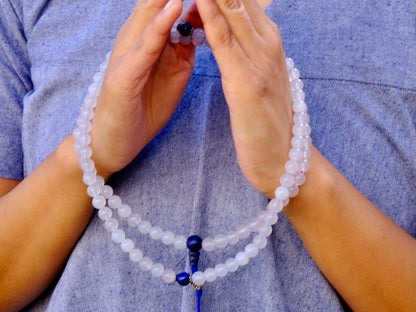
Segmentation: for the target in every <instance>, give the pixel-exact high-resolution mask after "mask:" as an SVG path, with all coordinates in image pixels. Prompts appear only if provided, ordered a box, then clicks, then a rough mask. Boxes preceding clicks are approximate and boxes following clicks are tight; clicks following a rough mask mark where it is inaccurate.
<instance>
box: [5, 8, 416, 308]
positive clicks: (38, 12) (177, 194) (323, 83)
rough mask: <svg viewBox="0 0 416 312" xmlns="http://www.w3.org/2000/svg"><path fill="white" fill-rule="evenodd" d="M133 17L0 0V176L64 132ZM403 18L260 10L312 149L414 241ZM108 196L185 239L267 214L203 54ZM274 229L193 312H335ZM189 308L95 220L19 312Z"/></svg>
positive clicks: (39, 156) (162, 257) (230, 250)
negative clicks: (304, 109)
mask: <svg viewBox="0 0 416 312" xmlns="http://www.w3.org/2000/svg"><path fill="white" fill-rule="evenodd" d="M134 4H135V1H133V0H131V1H124V2H123V3H122V4H121V3H120V1H116V0H109V1H108V0H106V1H98V0H91V1H83V0H72V1H46V0H33V1H17V0H16V1H7V0H2V1H0V119H1V120H0V176H2V177H6V178H14V179H22V178H24V177H25V176H26V175H27V174H29V173H30V172H31V171H32V170H33V169H34V168H36V166H38V165H39V163H40V162H41V161H42V160H43V159H45V158H46V157H47V156H48V155H49V154H50V153H51V152H52V151H53V150H54V149H55V148H56V147H57V145H58V144H59V142H60V141H61V140H62V139H63V138H64V137H65V136H66V135H68V134H69V133H70V132H71V131H72V130H73V129H74V128H75V120H76V118H77V116H78V114H79V108H80V106H81V104H82V101H83V98H84V96H85V94H86V92H87V87H88V85H89V84H90V83H91V80H92V77H93V75H94V73H95V72H97V71H98V66H99V64H100V63H101V61H102V60H103V59H104V56H105V54H106V53H107V52H108V51H109V50H110V49H111V46H112V43H113V41H114V38H115V36H116V34H117V32H118V30H119V28H120V27H121V25H122V24H123V22H124V21H125V20H126V18H127V17H128V15H129V13H130V11H131V10H132V8H133V6H134ZM415 6H416V4H415V2H414V1H407V0H402V1H401V0H397V1H374V0H369V1H318V0H309V1H295V0H293V1H292V0H282V1H277V0H276V1H274V2H273V3H272V4H271V5H270V7H269V8H268V9H267V13H268V15H269V16H270V17H271V18H272V19H273V20H274V21H275V22H276V24H277V25H278V26H279V27H280V30H281V33H282V37H283V44H284V47H285V51H286V54H287V55H288V56H290V57H292V58H293V59H294V60H295V63H296V66H297V68H298V69H299V70H300V72H301V78H303V80H304V82H305V92H306V102H307V103H308V105H309V112H310V115H311V119H312V121H311V125H312V129H313V134H312V137H313V140H314V144H315V146H316V147H317V148H318V149H319V150H320V151H321V152H322V153H323V154H324V156H326V157H327V158H328V159H329V160H330V161H331V162H332V163H333V164H334V165H335V166H336V167H337V168H338V169H339V170H340V171H341V172H342V173H343V174H344V175H345V176H346V177H347V178H348V179H349V180H350V181H351V182H352V183H353V184H354V185H355V186H356V187H357V188H358V189H359V190H360V191H361V192H362V193H363V194H364V195H365V196H367V197H368V198H369V199H370V200H371V201H372V202H373V203H374V204H376V205H377V206H378V207H379V208H380V209H381V210H383V211H384V213H386V214H387V215H388V216H389V217H390V218H392V219H393V220H394V221H395V222H396V223H397V224H399V225H400V226H401V227H402V228H403V229H405V230H406V231H407V232H408V233H410V234H411V235H412V236H413V237H416V182H415V181H416V157H415V156H414V155H415V154H416V126H415V120H416V96H415V94H416V92H415V91H416V74H415V71H416V42H415V28H416V27H415V18H416V8H415ZM167 87H168V86H167ZM110 184H111V185H112V186H113V187H114V189H115V192H116V193H117V194H118V195H120V196H121V197H122V198H123V201H125V202H126V203H128V204H129V205H130V206H132V207H133V209H134V211H135V212H137V213H140V214H141V215H142V216H143V218H144V219H146V220H149V221H150V222H151V223H152V224H153V225H159V226H161V227H162V228H163V229H165V230H171V231H173V232H175V233H177V234H181V235H184V236H188V235H191V234H198V235H200V236H201V237H208V236H213V235H215V234H219V233H224V234H225V233H227V232H229V231H231V230H234V229H235V228H236V227H237V226H239V225H241V224H244V223H246V222H247V220H248V219H251V218H252V217H254V216H256V215H257V213H258V212H259V211H260V210H261V209H264V207H265V205H266V204H267V202H268V200H267V198H265V197H264V196H263V195H262V194H260V193H259V192H258V191H256V190H255V189H254V188H253V187H252V186H251V185H250V184H249V183H248V182H247V181H246V179H245V178H244V176H243V175H242V173H241V171H240V169H239V167H238V164H237V161H236V155H235V150H234V146H233V141H232V137H231V132H230V126H229V116H228V108H227V104H226V102H225V100H224V96H223V93H222V89H221V79H220V73H219V71H218V68H217V66H216V63H215V59H214V58H213V56H212V53H211V51H210V49H209V48H207V47H200V48H198V50H197V56H196V65H195V70H194V73H193V75H192V77H191V80H190V83H189V85H188V88H187V90H186V93H185V95H184V97H183V100H182V102H181V103H180V105H179V108H178V110H177V111H176V113H175V115H174V116H173V118H172V120H171V121H170V122H169V123H168V125H167V126H166V127H165V128H164V129H163V130H162V131H161V132H160V133H159V134H158V135H157V137H156V138H155V139H154V140H153V141H152V142H151V143H150V144H149V145H148V146H147V147H146V148H145V149H144V150H143V151H142V152H141V153H140V154H139V155H138V157H137V158H136V159H135V160H134V161H133V162H132V163H131V164H130V165H129V166H128V167H127V168H125V169H124V170H122V171H121V172H119V173H117V174H115V175H114V176H113V177H112V179H111V180H110ZM300 191H302V189H301V190H300ZM279 216H280V219H279V221H278V223H277V224H276V225H275V226H274V227H273V233H272V235H271V236H270V237H269V239H268V245H267V247H266V248H265V249H263V250H261V251H260V254H259V255H258V256H257V257H256V258H254V259H252V260H251V261H250V263H249V264H248V265H246V266H244V267H241V268H240V269H239V270H238V271H237V272H234V273H229V274H228V275H227V276H226V277H225V278H219V279H217V280H216V281H215V282H213V283H209V284H207V285H206V286H205V287H204V289H203V296H202V299H201V305H202V311H343V310H347V309H348V307H346V305H345V304H344V303H343V301H342V299H340V298H339V296H338V295H337V293H336V291H335V290H334V289H333V288H332V287H331V285H330V284H329V283H328V282H327V280H326V279H325V277H324V276H323V275H322V274H321V273H320V271H319V269H318V268H317V267H316V265H315V264H314V262H313V260H312V259H311V257H310V255H309V254H308V252H307V250H306V249H305V247H304V246H303V244H302V242H301V240H300V239H299V237H298V235H297V233H296V232H295V230H294V229H293V227H292V226H291V224H290V222H289V221H288V219H287V218H286V217H285V215H284V214H283V213H281V214H280V215H279ZM340 222H342V220H340ZM127 233H128V236H129V237H131V238H133V239H134V240H135V242H136V245H138V246H139V247H140V248H141V249H143V251H144V252H145V254H146V255H148V256H149V257H150V258H152V259H153V260H154V261H155V262H156V261H157V262H160V263H162V264H164V265H165V267H169V268H171V269H173V270H175V272H181V271H185V270H188V265H189V264H188V263H187V261H188V260H187V252H186V251H178V250H176V249H173V248H171V247H166V246H165V245H164V244H162V243H161V242H160V241H158V242H157V241H153V240H151V239H149V238H148V237H147V236H144V235H141V234H140V233H138V231H137V230H136V231H135V230H127ZM345 235H348V233H345ZM245 244H247V240H245V241H242V242H240V243H238V244H237V245H235V246H229V247H227V248H226V249H222V250H218V251H215V252H210V253H206V252H201V258H200V268H201V269H204V268H206V267H212V266H213V265H215V264H216V263H218V262H223V261H225V260H226V259H227V258H229V257H231V256H234V255H235V254H236V252H237V251H239V250H241V249H242V248H243V246H244V245H245ZM195 301H196V300H195V291H194V290H193V288H192V287H191V286H187V287H181V286H179V285H177V284H176V283H173V284H169V285H167V284H165V283H164V282H163V281H162V280H161V279H160V278H155V277H152V276H151V274H150V273H149V272H142V271H141V270H140V269H139V267H138V265H137V264H135V263H133V262H131V261H130V260H129V258H128V255H127V254H126V253H123V252H122V251H121V250H120V248H119V247H118V246H117V245H116V244H115V243H113V242H112V241H111V239H110V236H109V234H108V232H106V230H105V229H104V227H103V225H102V221H101V220H100V219H99V218H98V216H97V215H96V214H95V215H94V216H93V218H92V220H91V222H90V224H89V225H88V227H87V229H86V230H85V232H84V234H83V236H82V237H81V239H80V241H79V242H78V243H77V245H76V246H75V248H74V250H73V252H72V254H71V256H70V258H69V260H68V262H67V265H66V267H65V269H64V271H63V272H62V275H61V276H59V278H58V279H57V282H56V283H55V284H54V285H52V286H51V287H50V288H49V289H48V290H47V291H46V292H45V293H44V294H43V295H42V296H41V297H40V298H39V299H38V300H36V301H35V302H34V303H33V304H32V305H31V306H30V307H28V308H27V309H26V310H27V311H53V312H57V311H65V312H68V311H195Z"/></svg>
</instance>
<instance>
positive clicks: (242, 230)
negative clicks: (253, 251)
mask: <svg viewBox="0 0 416 312" xmlns="http://www.w3.org/2000/svg"><path fill="white" fill-rule="evenodd" d="M237 233H238V235H239V236H240V238H241V239H244V238H247V237H249V235H250V229H249V228H248V226H246V225H242V226H240V227H238V228H237Z"/></svg>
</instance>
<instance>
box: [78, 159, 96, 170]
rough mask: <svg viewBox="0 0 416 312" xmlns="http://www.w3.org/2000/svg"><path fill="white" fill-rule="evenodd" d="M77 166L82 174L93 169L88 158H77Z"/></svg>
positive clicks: (91, 161) (93, 166)
mask: <svg viewBox="0 0 416 312" xmlns="http://www.w3.org/2000/svg"><path fill="white" fill-rule="evenodd" d="M78 164H79V166H80V167H81V169H82V171H83V172H91V170H93V169H94V168H95V164H94V161H93V160H92V159H89V158H83V157H81V158H78Z"/></svg>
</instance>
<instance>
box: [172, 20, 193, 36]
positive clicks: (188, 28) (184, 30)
mask: <svg viewBox="0 0 416 312" xmlns="http://www.w3.org/2000/svg"><path fill="white" fill-rule="evenodd" d="M176 29H177V30H178V31H179V33H180V34H181V35H182V36H184V37H188V36H190V35H191V34H192V25H191V24H189V23H182V24H179V25H178V26H177V27H176Z"/></svg>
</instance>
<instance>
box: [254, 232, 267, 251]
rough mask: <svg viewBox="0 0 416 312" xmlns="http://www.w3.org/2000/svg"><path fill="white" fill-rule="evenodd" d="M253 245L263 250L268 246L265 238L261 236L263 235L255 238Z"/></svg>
mask: <svg viewBox="0 0 416 312" xmlns="http://www.w3.org/2000/svg"><path fill="white" fill-rule="evenodd" d="M253 244H254V245H255V246H256V247H257V248H258V249H263V248H264V247H266V245H267V239H266V238H265V237H263V236H261V235H256V236H254V238H253Z"/></svg>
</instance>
